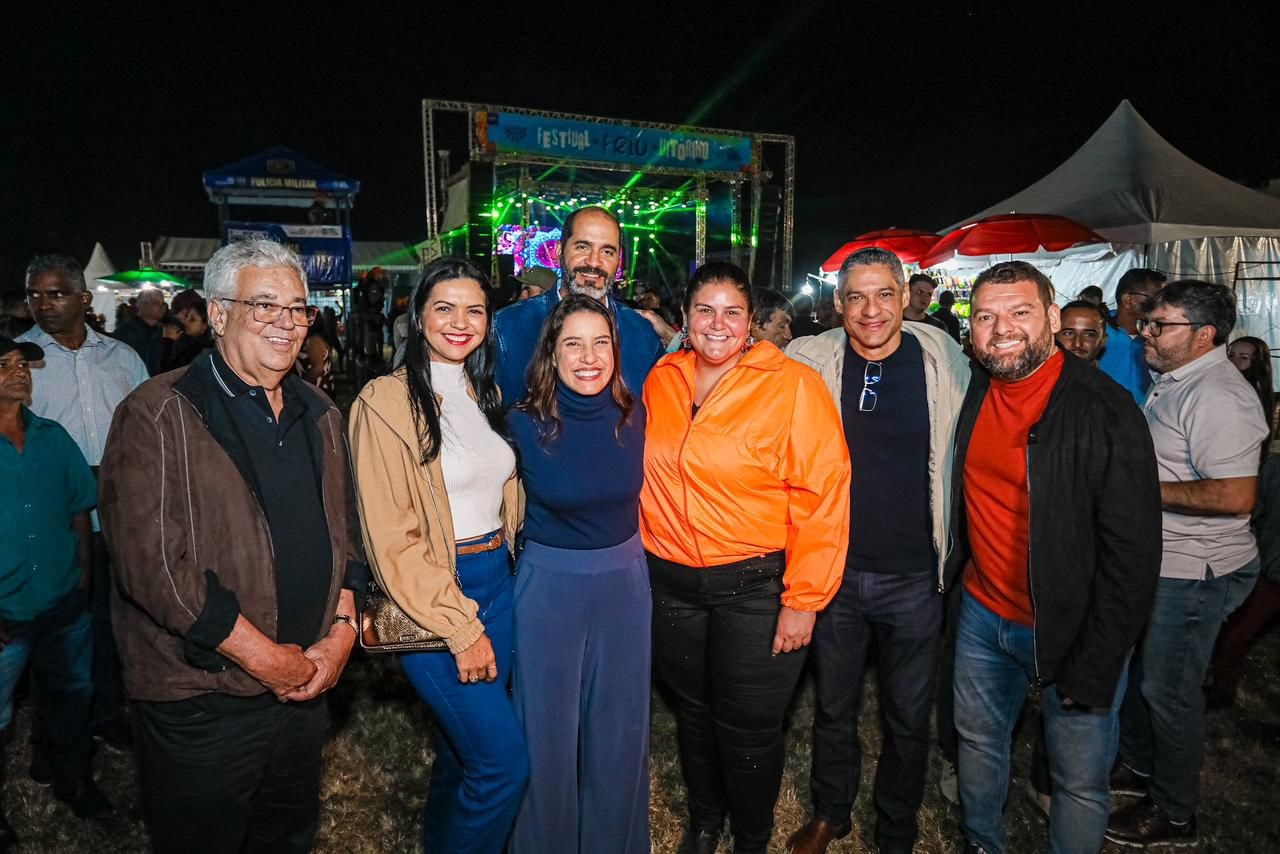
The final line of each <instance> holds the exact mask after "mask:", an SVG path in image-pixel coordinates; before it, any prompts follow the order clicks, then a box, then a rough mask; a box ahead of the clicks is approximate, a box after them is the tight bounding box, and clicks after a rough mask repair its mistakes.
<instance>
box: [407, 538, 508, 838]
mask: <svg viewBox="0 0 1280 854" xmlns="http://www.w3.org/2000/svg"><path fill="white" fill-rule="evenodd" d="M492 536H493V535H492V534H491V535H488V536H486V537H480V538H477V539H476V540H474V541H468V543H470V542H481V541H484V540H488V539H491V538H492ZM460 545H465V544H460ZM458 578H459V579H460V580H461V581H462V592H463V593H465V594H466V595H467V596H468V597H470V598H471V599H473V600H474V601H475V602H476V604H477V605H479V607H480V612H479V617H480V621H481V622H483V623H484V631H485V635H487V636H488V638H489V642H490V643H492V644H493V653H494V657H495V658H496V659H497V661H498V678H497V679H496V680H495V681H493V682H476V683H474V684H470V683H464V682H459V681H458V667H457V665H456V663H455V662H454V657H453V656H452V655H450V654H449V653H447V652H420V653H412V654H406V655H404V656H402V657H401V659H400V666H401V667H403V668H404V672H405V675H406V676H408V677H409V682H410V683H411V684H412V685H413V687H414V689H415V690H416V691H417V692H418V694H419V696H421V697H422V699H423V700H424V701H425V702H426V704H427V705H428V706H430V707H431V711H432V712H434V713H435V718H436V724H437V727H436V730H435V754H436V755H435V762H434V763H432V766H431V782H430V783H429V784H428V788H427V806H426V809H425V810H424V811H423V821H422V844H423V848H424V849H425V850H426V851H429V852H436V851H441V852H444V851H448V852H450V854H499V852H501V851H502V849H503V846H505V845H506V843H507V836H508V835H509V834H510V833H511V826H512V824H513V823H514V822H515V819H516V810H517V809H519V807H520V800H521V798H522V797H523V796H524V789H525V784H526V783H527V782H528V780H529V756H528V751H527V750H526V749H525V740H524V733H523V731H522V730H521V728H520V723H519V722H518V721H517V720H516V713H515V709H514V708H513V707H512V704H511V696H510V695H509V694H508V692H507V685H508V683H509V681H510V679H511V660H512V652H513V646H514V644H513V640H512V636H513V635H512V624H511V621H512V588H513V585H514V580H513V579H512V577H511V558H510V556H509V555H508V554H507V550H506V548H497V549H495V550H493V551H488V552H479V553H477V554H469V555H459V556H458Z"/></svg>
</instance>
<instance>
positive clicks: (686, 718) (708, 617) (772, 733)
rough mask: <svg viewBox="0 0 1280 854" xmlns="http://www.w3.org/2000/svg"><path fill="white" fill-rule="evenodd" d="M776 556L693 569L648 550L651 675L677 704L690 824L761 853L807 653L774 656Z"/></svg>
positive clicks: (780, 561) (779, 559)
mask: <svg viewBox="0 0 1280 854" xmlns="http://www.w3.org/2000/svg"><path fill="white" fill-rule="evenodd" d="M784 569H785V562H784V558H783V555H782V553H781V552H778V553H776V554H772V555H766V556H765V557H762V558H753V559H750V560H745V561H739V562H738V563H733V564H728V565H726V566H718V567H710V568H692V567H687V566H681V565H679V564H675V563H671V562H669V561H665V560H662V559H660V558H656V557H654V556H653V555H649V579H650V585H651V587H652V588H653V663H654V673H655V675H656V676H657V678H658V680H659V681H660V682H662V683H663V684H664V685H665V686H666V687H667V688H668V689H669V690H670V692H671V694H672V695H673V697H674V700H675V706H676V724H677V736H678V739H679V744H680V765H681V768H682V770H683V771H684V780H685V785H686V787H687V788H688V790H689V818H690V821H691V822H692V824H693V825H694V826H695V827H698V828H702V829H716V828H719V827H720V825H721V823H722V822H723V820H724V816H725V813H726V812H727V813H728V814H729V818H730V825H731V827H732V830H733V837H734V850H735V851H737V852H740V854H745V852H748V851H764V850H765V848H766V847H767V846H768V844H769V837H770V835H771V834H772V833H773V808H774V805H775V803H776V802H777V800H778V789H779V787H780V786H781V784H782V764H783V758H784V751H785V740H784V736H783V731H782V726H783V718H784V716H785V714H786V711H787V706H788V704H789V703H790V701H791V696H792V694H793V693H794V692H795V687H796V683H797V682H798V681H799V679H800V673H801V671H802V670H803V669H804V662H805V654H806V650H800V651H797V652H791V653H785V654H781V655H777V656H775V655H773V654H772V652H773V649H772V648H773V637H774V634H775V632H776V631H777V624H778V610H779V609H780V608H781V607H782V599H781V596H782V590H783V585H782V573H783V570H784Z"/></svg>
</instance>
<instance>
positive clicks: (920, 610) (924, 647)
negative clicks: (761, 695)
mask: <svg viewBox="0 0 1280 854" xmlns="http://www.w3.org/2000/svg"><path fill="white" fill-rule="evenodd" d="M941 629H942V596H941V595H940V594H939V593H938V579H937V575H936V573H933V572H925V573H917V574H912V575H880V574H877V573H873V572H856V571H853V570H849V571H846V572H845V575H844V581H843V582H842V584H841V586H840V591H839V592H838V593H837V594H836V597H835V599H833V600H832V601H831V604H830V605H828V606H827V609H826V610H825V611H823V612H822V613H821V614H819V615H818V624H817V627H816V628H815V629H814V638H813V659H814V675H815V677H816V682H817V705H816V708H815V710H814V716H813V769H812V771H811V774H810V778H809V788H810V792H811V793H812V795H813V806H814V813H815V815H817V816H818V817H820V818H824V819H826V820H827V821H830V822H832V823H833V824H839V825H848V824H849V823H850V821H851V817H852V812H853V802H854V800H855V799H856V798H857V795H858V779H859V774H860V773H861V768H862V745H861V744H860V743H859V739H858V713H859V709H860V707H861V705H862V681H863V677H864V675H865V674H866V669H867V663H868V661H869V660H870V658H871V656H872V654H873V651H874V655H875V659H876V671H877V674H878V681H879V686H880V717H881V721H882V724H883V727H882V729H883V732H884V743H883V746H882V747H881V750H880V762H879V765H878V767H877V768H876V782H875V792H874V799H875V807H876V831H875V841H876V844H877V846H879V848H880V850H881V851H884V852H887V854H890V853H896V852H907V854H909V852H910V851H911V849H912V847H913V846H914V845H915V841H916V836H917V827H916V811H917V810H918V809H919V808H920V802H921V800H922V799H923V797H924V782H925V773H926V771H927V770H928V767H929V713H930V711H931V710H932V703H933V686H934V678H935V675H936V674H937V667H938V645H939V641H940V639H941Z"/></svg>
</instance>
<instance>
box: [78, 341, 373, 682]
mask: <svg viewBox="0 0 1280 854" xmlns="http://www.w3.org/2000/svg"><path fill="white" fill-rule="evenodd" d="M211 365H212V362H211V360H210V359H209V358H208V357H207V356H205V357H203V358H200V359H197V360H196V361H195V362H194V363H193V364H192V365H191V367H189V368H183V369H179V370H177V371H172V372H170V373H167V374H162V375H160V376H158V377H155V378H154V379H152V380H150V381H148V382H146V383H143V384H142V385H141V386H139V387H138V389H137V390H135V391H134V392H133V393H132V394H130V395H129V396H128V397H127V398H125V400H124V401H123V402H122V403H121V404H120V406H119V408H117V409H116V412H115V417H114V419H113V420H112V424H111V433H110V435H109V438H108V440H107V447H106V452H105V454H104V456H103V460H102V468H101V470H100V472H99V501H98V510H99V514H100V516H101V520H102V530H103V535H104V536H105V538H106V540H107V544H108V547H109V548H110V550H111V555H112V560H113V573H114V576H115V581H116V585H115V588H114V590H113V592H112V603H111V619H112V624H113V628H114V631H115V636H116V643H117V645H118V646H119V648H120V659H121V663H122V665H123V672H124V682H125V689H126V692H127V693H128V695H129V697H130V698H132V699H135V700H151V701H165V700H181V699H186V698H188V697H193V696H196V695H199V694H206V693H210V692H218V693H223V694H230V695H233V696H242V697H247V696H254V695H257V694H261V693H263V692H264V691H265V690H266V689H265V688H264V686H263V685H262V684H261V683H260V682H258V680H256V679H254V678H253V677H252V676H250V675H249V674H248V673H246V672H245V671H244V670H242V669H241V668H240V667H238V666H236V665H235V664H233V663H231V662H230V660H229V659H226V658H224V657H222V656H221V655H219V654H218V653H216V652H215V651H213V650H207V649H200V648H198V647H197V646H193V644H192V643H191V638H189V637H188V636H189V634H191V633H192V632H193V629H197V631H198V627H197V623H198V621H199V620H200V618H201V616H202V614H204V612H205V607H206V604H208V603H209V601H210V597H211V595H216V593H217V591H216V588H217V587H221V588H223V590H229V591H231V592H233V593H234V595H235V598H236V599H237V600H238V602H239V609H240V614H242V615H243V616H244V617H245V618H246V619H247V620H249V621H250V622H251V623H253V624H254V625H255V626H256V627H257V628H258V629H260V630H261V631H262V632H263V633H264V634H265V635H267V637H270V638H273V639H274V638H275V632H276V615H277V611H276V580H275V564H274V559H273V547H272V543H271V535H270V532H269V530H268V527H267V520H266V516H265V514H264V512H263V510H262V506H261V503H260V502H259V500H258V498H257V496H255V495H254V493H253V490H252V488H251V487H250V485H249V483H248V482H247V481H246V479H245V477H244V476H243V475H242V474H241V471H240V469H239V468H238V467H237V465H236V463H235V461H234V460H233V458H232V456H231V454H230V453H229V452H228V449H226V448H224V447H223V446H222V445H221V444H219V442H218V441H217V440H216V439H215V438H214V436H213V434H211V433H210V431H209V429H208V427H207V424H208V423H209V421H208V419H210V418H217V417H219V413H220V411H221V409H220V401H219V400H218V399H217V396H218V395H226V394H229V393H230V392H229V390H227V389H225V388H221V387H219V385H218V383H217V380H218V377H217V376H216V375H215V374H214V372H213V370H212V368H211ZM303 385H304V387H305V388H306V392H305V393H307V394H310V395H314V396H315V397H316V398H317V399H318V398H321V397H322V396H321V395H320V394H319V392H317V391H316V390H315V389H314V388H311V387H306V386H305V384H303ZM309 410H312V411H314V412H316V413H318V416H317V418H316V422H315V424H316V428H317V430H318V432H319V436H320V440H321V446H322V450H321V454H322V455H323V467H324V472H323V477H322V498H323V502H324V508H325V514H326V516H327V519H328V528H329V531H328V536H329V540H330V545H331V548H332V554H333V567H332V571H331V575H332V578H331V581H330V584H329V602H328V606H327V607H328V609H329V610H330V611H335V610H336V608H337V602H338V594H339V592H340V588H341V587H342V586H343V584H344V579H350V578H351V577H355V576H358V574H359V571H360V570H361V569H363V566H364V564H363V560H364V559H363V553H362V550H361V544H360V532H359V528H358V527H357V525H358V520H357V518H356V512H355V504H354V496H353V491H352V485H351V474H350V463H349V460H348V455H347V446H346V439H345V436H344V432H343V425H342V415H341V413H339V412H338V410H337V408H336V407H334V406H333V404H332V403H330V402H328V400H327V399H325V400H324V402H323V403H322V404H317V403H315V402H314V401H312V402H310V403H309ZM306 417H312V416H311V415H308V416H306ZM316 535H317V536H323V532H320V531H317V532H316ZM211 575H212V577H211ZM348 586H350V585H348ZM211 590H213V591H214V592H213V593H211ZM223 595H225V594H223ZM329 628H330V626H329V625H327V624H325V625H323V626H322V627H321V630H320V631H321V633H324V632H327V631H329ZM316 640H319V636H317V638H316Z"/></svg>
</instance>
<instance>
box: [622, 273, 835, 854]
mask: <svg viewBox="0 0 1280 854" xmlns="http://www.w3.org/2000/svg"><path fill="white" fill-rule="evenodd" d="M752 308H753V306H752V299H751V284H750V282H749V281H748V279H747V276H746V274H745V273H744V272H743V271H742V270H741V269H739V268H738V267H736V266H734V265H732V264H726V263H711V264H706V265H704V266H703V267H701V268H700V269H699V270H698V271H697V272H695V273H694V274H693V278H692V279H691V280H690V281H689V286H688V289H687V290H686V293H685V317H686V318H687V324H686V330H685V332H683V333H682V334H681V338H682V339H683V345H682V350H681V352H678V353H673V354H671V355H669V356H666V357H665V358H663V359H662V360H661V361H660V362H658V364H657V365H656V366H655V367H654V369H653V371H652V372H651V373H650V374H649V379H648V381H647V382H646V383H645V386H644V404H645V408H646V410H647V412H648V424H647V433H646V438H645V460H644V473H645V480H644V488H643V490H642V492H641V495H640V512H641V523H640V531H641V535H642V537H643V540H644V546H645V549H646V551H647V553H648V560H649V574H650V582H651V585H652V588H653V597H654V607H653V644H654V672H655V674H656V676H657V677H658V679H659V680H660V681H661V682H663V683H664V684H665V685H666V686H667V687H668V688H669V689H670V691H671V693H672V695H673V696H674V698H675V704H676V717H677V724H678V729H679V743H680V761H681V766H682V768H683V771H684V777H685V783H686V786H687V788H688V792H689V805H688V808H689V819H690V821H689V828H688V831H687V833H686V835H685V838H684V841H683V842H682V843H681V845H680V849H679V850H680V851H681V852H690V854H692V852H712V851H714V850H715V848H716V843H717V840H718V839H719V836H720V828H721V825H722V823H723V821H724V817H725V814H726V812H727V814H728V815H729V817H730V824H731V827H732V831H733V837H734V851H735V852H738V854H746V852H754V851H764V850H766V847H767V846H768V843H769V836H770V834H771V833H772V831H773V808H774V803H775V802H776V801H777V797H778V787H779V785H780V783H781V781H782V763H783V733H782V723H783V715H784V713H785V711H786V708H787V704H788V703H789V702H790V699H791V695H792V693H793V692H794V690H795V686H796V682H797V681H798V680H799V677H800V671H801V669H802V668H803V666H804V654H805V647H806V646H807V645H808V643H809V639H810V636H811V635H812V632H813V624H814V618H815V616H816V615H817V612H818V611H820V610H822V608H823V607H825V606H826V604H827V602H829V601H830V600H831V598H832V597H833V596H834V595H835V592H836V590H837V589H839V587H840V580H841V577H842V576H843V573H844V562H845V549H846V547H847V544H848V539H849V538H848V533H849V477H850V474H849V454H848V450H847V449H846V447H845V443H844V435H843V427H842V425H841V422H840V415H839V413H838V412H837V411H836V408H835V404H834V403H832V401H831V395H830V393H829V392H828V391H827V389H826V387H825V386H824V385H823V382H822V379H821V378H820V377H819V376H818V374H817V373H816V372H814V371H813V370H812V369H810V368H808V367H805V366H804V365H801V364H799V363H798V362H794V361H792V360H790V359H788V358H787V357H785V356H784V355H783V354H782V352H781V351H780V350H778V349H777V348H776V347H774V346H773V345H772V344H769V343H767V342H762V343H758V344H755V343H753V342H752V341H751V339H750V338H749V337H748V332H749V329H750V325H751V313H752Z"/></svg>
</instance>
